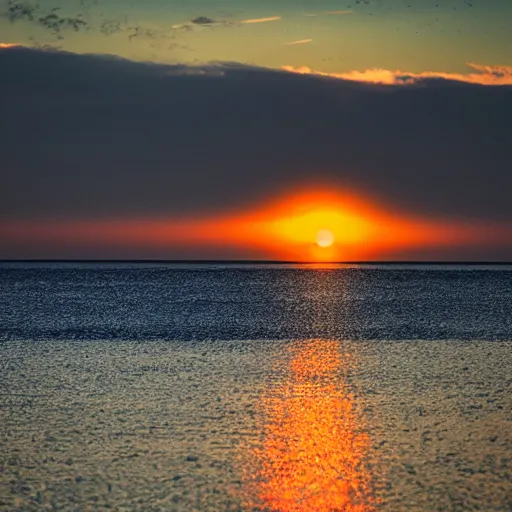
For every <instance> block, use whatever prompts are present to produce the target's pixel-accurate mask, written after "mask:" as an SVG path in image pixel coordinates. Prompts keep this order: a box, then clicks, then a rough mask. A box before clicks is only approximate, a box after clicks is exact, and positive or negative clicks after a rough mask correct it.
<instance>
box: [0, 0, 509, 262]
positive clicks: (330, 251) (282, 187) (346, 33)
mask: <svg viewBox="0 0 512 512" xmlns="http://www.w3.org/2000/svg"><path fill="white" fill-rule="evenodd" d="M511 20H512V2H510V1H509V0H486V1H485V2H484V1H481V0H448V1H444V0H432V1H430V0H422V1H419V0H403V1H402V0H380V1H375V0H359V1H358V0H353V1H337V0H325V1H323V0H315V1H313V0H303V1H298V0H267V1H261V0H260V1H257V2H256V1H252V0H237V1H235V0H220V1H214V0H208V1H199V0H197V1H196V0H187V1H174V0H167V1H165V2H164V1H161V0H158V1H156V0H147V1H145V2H126V1H124V0H115V1H114V0H76V1H75V0H68V1H67V2H65V3H64V2H62V0H54V1H53V0H52V1H46V0H40V1H39V2H31V1H18V0H9V1H6V0H0V75H1V78H0V149H1V153H0V159H1V160H0V173H1V176H0V177H1V182H2V187H1V188H0V258H4V259H9V258H29V259H30V258H36V259H37V258H95V259H97V258H122V259H124V258H126V259H130V258H159V259H162V258H163V259H272V260H275V259H277V260H279V259H282V260H293V261H330V260H336V261H346V260H426V261H428V260H468V261H474V260H496V261H512V200H511V197H512V164H511V162H512V144H511V143H510V141H511V140H512V121H511V119H512V31H510V22H511ZM325 232H328V233H329V236H328V237H327V238H330V237H331V235H332V240H333V242H332V243H329V244H328V247H320V246H319V243H318V236H319V235H318V234H319V233H324V235H325ZM320 245H321V244H320Z"/></svg>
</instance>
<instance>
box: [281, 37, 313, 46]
mask: <svg viewBox="0 0 512 512" xmlns="http://www.w3.org/2000/svg"><path fill="white" fill-rule="evenodd" d="M312 42H313V39H300V40H299V41H292V42H291V43H285V45H286V46H293V45H296V44H306V43H312Z"/></svg>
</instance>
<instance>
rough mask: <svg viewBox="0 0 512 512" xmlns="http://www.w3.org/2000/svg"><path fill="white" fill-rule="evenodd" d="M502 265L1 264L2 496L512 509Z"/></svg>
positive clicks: (289, 510) (216, 507)
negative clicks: (324, 267) (325, 267)
mask: <svg viewBox="0 0 512 512" xmlns="http://www.w3.org/2000/svg"><path fill="white" fill-rule="evenodd" d="M510 278H511V273H510V271H509V270H507V269H506V268H503V267H500V268H496V269H492V268H489V269H485V270H483V269H481V270H478V269H468V268H461V269H452V270H450V269H447V268H432V269H425V268H423V267H422V268H420V269H412V268H405V269H393V268H391V269H389V268H376V269H357V268H355V269H331V270H319V269H309V270H306V269H283V268H272V269H269V268H236V269H235V268H228V269H213V268H205V267H201V268H193V269H188V268H166V267H151V266H149V267H146V268H141V267H138V266H132V267H127V266H120V267H115V268H112V267H108V268H102V267H91V266H90V265H86V266H84V267H83V268H79V267H77V266H73V267H67V268H61V267H58V268H55V267H51V268H44V269H43V268H40V269H36V268H33V267H26V266H22V267H21V268H6V267H4V268H3V269H2V271H1V273H0V284H1V288H0V296H1V300H0V311H1V314H0V332H1V336H2V338H3V342H2V343H1V344H0V351H1V359H0V426H1V428H0V510H1V511H4V510H5V511H6V512H7V511H17V510H24V511H25V510H26V511H40V510H66V511H67V510H69V511H75V510H98V511H103V510H126V511H176V512H178V511H184V512H189V511H190V512H202V511H212V512H213V511H245V512H249V511H250V512H255V511H272V512H278V511H280V512H313V511H315V512H335V511H344V512H355V511H358V512H373V511H386V512H387V511H389V512H397V511H398V512H399V511H409V510H413V511H440V510H442V511H445V510H446V511H448V510H455V511H466V510H480V511H483V512H491V511H506V510H512V483H511V474H512V376H511V372H510V368H511V367H512V336H511V335H510V333H511V332H512V331H511V324H510V322H511V315H510V308H511V279H510ZM201 312H204V317H201ZM141 333H146V336H145V337H144V336H143V335H142V334H141ZM244 333H245V334H244ZM375 333H386V334H385V335H383V334H382V335H381V336H380V337H379V336H376V335H375ZM408 333H409V335H408ZM410 333H416V335H417V336H421V337H422V338H423V339H416V340H414V339H413V338H414V337H415V336H414V335H412V334H410ZM422 333H423V334H422ZM425 333H428V336H427V335H425ZM258 334H259V336H258ZM271 334H273V335H274V337H273V338H272V337H271ZM311 334H315V335H317V336H310V335H311ZM321 334H323V335H322V336H320V335H321ZM328 334H329V336H328ZM336 334H337V335H336ZM137 336H138V337H137ZM479 337H480V339H478V338H479ZM366 338H371V341H369V340H367V339H366ZM507 338H508V340H507ZM492 340H494V341H492ZM497 340H498V341H497Z"/></svg>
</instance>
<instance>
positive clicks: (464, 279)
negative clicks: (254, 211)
mask: <svg viewBox="0 0 512 512" xmlns="http://www.w3.org/2000/svg"><path fill="white" fill-rule="evenodd" d="M311 338H322V339H336V340H373V339H379V340H406V339H423V340H448V339H455V340H470V339H475V340H512V267H508V266H503V267H499V266H497V267H483V268H480V267H441V266H432V267H406V266H404V267H398V268H397V267H393V266H389V267H383V266H381V267H366V268H331V269H321V268H307V267H298V268H290V267H284V268H282V267H275V266H274V267H265V266H245V267H244V266H238V267H229V266H227V267H226V266H225V267H214V266H207V265H202V266H190V265H189V266H186V265H183V266H165V265H160V266H159V265H153V266H151V265H145V266H144V265H142V266H137V265H129V264H124V265H93V264H88V265H83V264H82V265H57V264H55V265H45V266H44V267H41V266H39V267H38V266H35V265H27V264H26V265H12V264H11V265H7V264H3V265H2V266H0V339H3V340H12V339H25V340H39V339H53V340H55V339H83V340H94V339H102V340H107V339H125V340H141V339H144V340H176V339H179V340H244V339H260V340H283V339H311Z"/></svg>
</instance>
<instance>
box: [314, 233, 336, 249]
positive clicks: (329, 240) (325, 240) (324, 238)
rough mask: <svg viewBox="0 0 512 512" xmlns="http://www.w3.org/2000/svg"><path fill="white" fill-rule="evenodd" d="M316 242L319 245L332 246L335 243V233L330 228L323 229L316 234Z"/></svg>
mask: <svg viewBox="0 0 512 512" xmlns="http://www.w3.org/2000/svg"><path fill="white" fill-rule="evenodd" d="M316 243H317V245H318V246H319V247H330V246H331V245H332V244H333V243H334V235H333V234H332V231H329V230H328V229H321V230H320V231H319V232H318V233H317V234H316Z"/></svg>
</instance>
